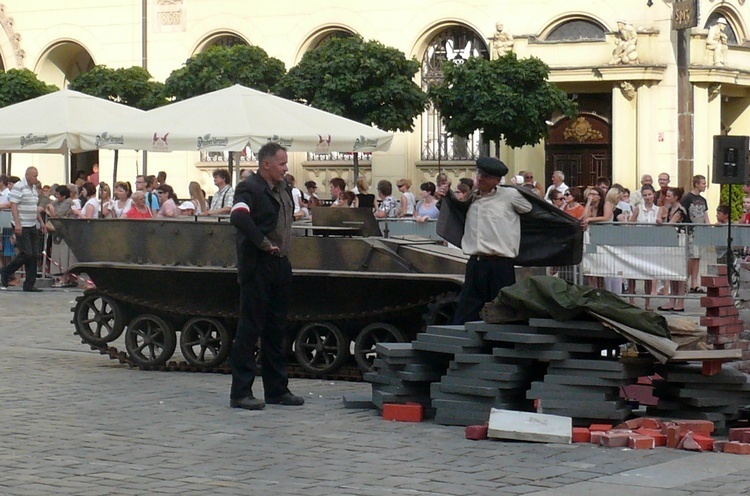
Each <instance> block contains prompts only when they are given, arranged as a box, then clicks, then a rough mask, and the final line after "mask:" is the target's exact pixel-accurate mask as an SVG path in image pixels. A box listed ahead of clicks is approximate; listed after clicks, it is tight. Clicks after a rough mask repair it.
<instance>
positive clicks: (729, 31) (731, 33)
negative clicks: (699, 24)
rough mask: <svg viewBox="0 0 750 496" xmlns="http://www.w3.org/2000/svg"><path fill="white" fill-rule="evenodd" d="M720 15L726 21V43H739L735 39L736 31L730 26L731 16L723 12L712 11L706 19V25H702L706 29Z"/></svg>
mask: <svg viewBox="0 0 750 496" xmlns="http://www.w3.org/2000/svg"><path fill="white" fill-rule="evenodd" d="M722 17H723V18H724V19H726V21H727V28H726V29H725V30H724V34H725V35H727V45H739V44H740V43H739V41H738V40H737V32H736V31H735V30H734V27H733V26H732V18H731V17H729V16H728V15H726V14H724V13H723V12H721V11H714V12H713V13H712V14H711V15H710V16H708V20H707V21H706V25H705V26H704V27H705V28H706V29H709V28H710V27H711V26H713V25H714V24H716V22H717V21H718V20H719V19H720V18H722Z"/></svg>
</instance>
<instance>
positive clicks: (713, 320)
mask: <svg viewBox="0 0 750 496" xmlns="http://www.w3.org/2000/svg"><path fill="white" fill-rule="evenodd" d="M720 308H729V307H720ZM734 324H740V325H742V321H741V320H740V318H739V317H737V316H736V315H730V316H728V317H701V325H702V326H706V327H719V326H730V325H734Z"/></svg>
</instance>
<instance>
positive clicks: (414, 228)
mask: <svg viewBox="0 0 750 496" xmlns="http://www.w3.org/2000/svg"><path fill="white" fill-rule="evenodd" d="M378 226H380V231H381V232H382V233H383V236H385V237H386V238H388V237H401V236H421V237H423V238H428V239H433V240H436V241H437V240H442V239H443V238H441V237H440V236H438V235H437V232H435V229H436V227H437V221H434V220H426V221H424V222H417V221H416V220H414V219H378Z"/></svg>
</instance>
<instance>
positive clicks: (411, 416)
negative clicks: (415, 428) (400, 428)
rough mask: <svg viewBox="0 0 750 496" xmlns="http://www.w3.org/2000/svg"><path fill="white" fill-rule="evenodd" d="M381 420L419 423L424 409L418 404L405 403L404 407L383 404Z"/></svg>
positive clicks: (422, 417) (422, 418)
mask: <svg viewBox="0 0 750 496" xmlns="http://www.w3.org/2000/svg"><path fill="white" fill-rule="evenodd" d="M383 418H384V419H385V420H398V421H400V422H421V421H422V420H424V407H423V406H422V405H420V404H419V403H407V404H405V405H398V404H396V403H385V404H384V405H383Z"/></svg>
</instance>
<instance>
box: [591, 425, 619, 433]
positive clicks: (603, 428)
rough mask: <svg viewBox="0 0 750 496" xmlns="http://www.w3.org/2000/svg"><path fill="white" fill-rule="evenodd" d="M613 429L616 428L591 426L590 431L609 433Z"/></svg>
mask: <svg viewBox="0 0 750 496" xmlns="http://www.w3.org/2000/svg"><path fill="white" fill-rule="evenodd" d="M613 428H614V427H613V426H612V424H591V425H590V426H589V431H591V432H597V431H603V432H607V431H611V430H612V429H613Z"/></svg>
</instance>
